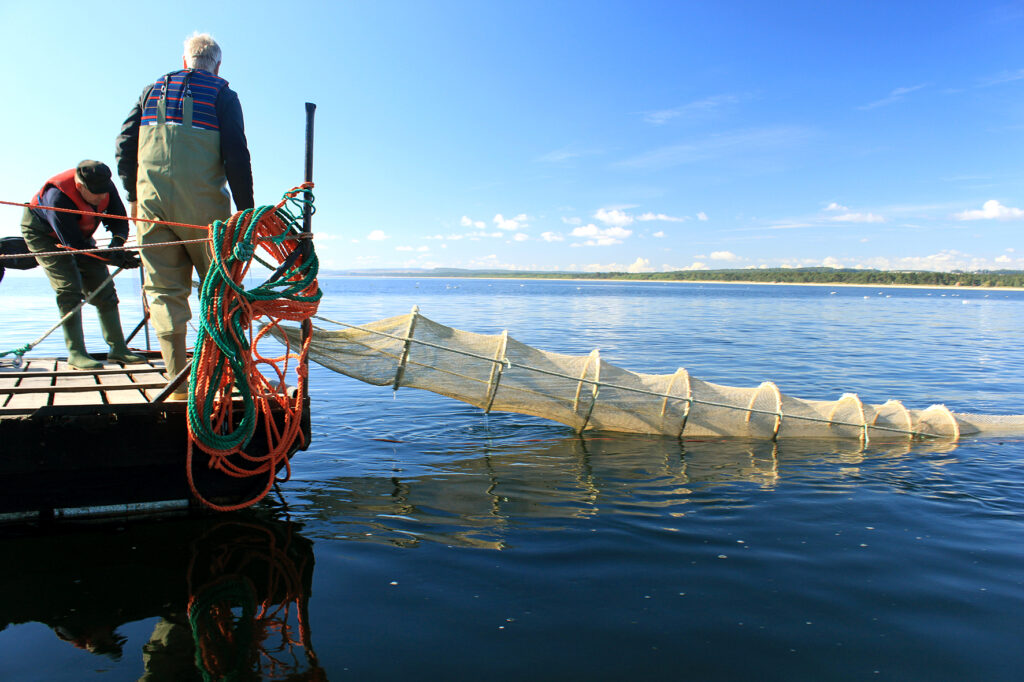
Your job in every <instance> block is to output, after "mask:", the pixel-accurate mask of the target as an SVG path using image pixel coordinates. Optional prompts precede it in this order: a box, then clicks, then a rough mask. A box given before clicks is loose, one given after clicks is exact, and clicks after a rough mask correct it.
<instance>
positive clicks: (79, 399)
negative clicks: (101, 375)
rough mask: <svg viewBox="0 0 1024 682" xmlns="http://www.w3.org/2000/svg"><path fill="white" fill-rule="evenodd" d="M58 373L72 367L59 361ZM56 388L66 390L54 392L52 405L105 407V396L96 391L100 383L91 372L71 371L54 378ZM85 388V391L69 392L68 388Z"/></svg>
mask: <svg viewBox="0 0 1024 682" xmlns="http://www.w3.org/2000/svg"><path fill="white" fill-rule="evenodd" d="M56 369H57V371H59V372H65V371H68V370H71V367H70V366H69V365H68V364H66V363H65V362H64V361H63V360H61V361H58V363H57V368H56ZM54 381H55V382H56V386H57V387H58V388H61V389H64V390H62V391H61V392H56V391H55V392H54V394H53V400H52V403H51V404H52V405H103V404H104V403H103V394H102V393H100V391H99V390H89V389H90V388H92V389H96V387H97V386H99V383H98V381H97V379H96V377H95V376H93V375H92V374H91V373H89V372H74V371H73V370H72V371H69V372H68V374H62V375H61V376H58V377H54ZM69 387H70V388H83V389H84V391H68V390H67V389H68V388H69Z"/></svg>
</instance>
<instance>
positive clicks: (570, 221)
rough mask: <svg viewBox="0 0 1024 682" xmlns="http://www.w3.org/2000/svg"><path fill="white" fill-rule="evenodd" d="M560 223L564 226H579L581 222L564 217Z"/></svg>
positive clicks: (580, 220)
mask: <svg viewBox="0 0 1024 682" xmlns="http://www.w3.org/2000/svg"><path fill="white" fill-rule="evenodd" d="M562 222H563V223H565V224H566V225H579V224H581V223H582V222H583V220H582V219H580V218H565V217H563V218H562Z"/></svg>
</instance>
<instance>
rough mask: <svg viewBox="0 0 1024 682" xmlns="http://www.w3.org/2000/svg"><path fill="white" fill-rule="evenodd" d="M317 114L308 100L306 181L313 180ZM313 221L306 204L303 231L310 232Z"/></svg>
mask: <svg viewBox="0 0 1024 682" xmlns="http://www.w3.org/2000/svg"><path fill="white" fill-rule="evenodd" d="M315 115H316V105H315V104H313V103H312V102H306V174H305V181H306V182H313V117H314V116H315ZM312 222H313V210H312V207H311V206H310V205H309V204H306V207H305V210H304V211H303V213H302V231H303V232H310V231H311V227H310V224H311V223H312ZM306 241H309V240H306Z"/></svg>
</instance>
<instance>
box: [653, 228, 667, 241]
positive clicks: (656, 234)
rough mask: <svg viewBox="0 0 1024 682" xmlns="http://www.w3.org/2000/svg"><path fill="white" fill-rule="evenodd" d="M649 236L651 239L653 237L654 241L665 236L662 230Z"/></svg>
mask: <svg viewBox="0 0 1024 682" xmlns="http://www.w3.org/2000/svg"><path fill="white" fill-rule="evenodd" d="M651 236H652V237H655V238H656V239H661V238H662V237H664V236H665V232H664V231H662V230H658V231H657V232H655V233H654V234H652V235H651Z"/></svg>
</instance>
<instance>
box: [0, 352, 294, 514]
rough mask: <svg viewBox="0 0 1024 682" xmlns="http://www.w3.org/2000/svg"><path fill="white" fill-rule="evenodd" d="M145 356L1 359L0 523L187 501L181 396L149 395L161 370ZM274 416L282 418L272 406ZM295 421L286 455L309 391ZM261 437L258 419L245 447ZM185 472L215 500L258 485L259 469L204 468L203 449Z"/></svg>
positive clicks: (251, 448) (256, 447) (234, 497)
mask: <svg viewBox="0 0 1024 682" xmlns="http://www.w3.org/2000/svg"><path fill="white" fill-rule="evenodd" d="M93 357H96V358H97V359H103V356H98V355H94V356H93ZM147 358H148V361H147V362H146V363H144V364H138V365H121V364H120V363H113V362H111V363H106V364H105V365H104V367H103V368H102V369H97V370H91V371H81V370H75V369H72V368H70V367H69V366H68V365H67V362H66V360H65V359H63V358H33V359H29V360H27V361H26V362H25V364H24V365H23V366H21V367H17V368H16V367H13V366H11V364H12V363H10V362H9V361H8V362H3V363H0V522H2V521H4V520H5V516H12V515H13V516H20V515H24V514H29V515H37V516H40V517H42V518H47V517H51V516H58V517H59V516H71V515H74V516H78V515H98V514H105V515H106V514H115V515H120V514H127V513H137V512H143V513H144V512H145V511H146V508H147V506H148V507H150V508H154V507H161V508H162V507H166V506H167V504H169V503H171V504H173V505H175V506H177V507H182V506H184V507H186V508H188V507H191V508H195V507H196V505H197V502H196V500H195V499H194V498H193V496H192V494H191V488H190V486H189V484H188V477H187V474H188V472H186V450H187V446H188V415H187V408H188V404H187V403H186V402H184V401H176V402H155V399H156V398H157V396H159V395H160V393H161V392H162V391H163V390H164V388H165V387H166V385H167V381H168V379H167V375H166V374H165V371H164V365H163V361H162V360H161V359H160V355H159V353H149V354H147ZM291 390H294V389H291ZM273 417H274V419H275V420H278V423H279V425H280V424H282V423H283V415H282V414H281V413H280V411H278V410H275V411H274V414H273ZM239 418H240V417H239ZM301 428H302V438H301V439H300V440H299V442H297V443H296V444H295V445H294V449H293V451H292V452H291V453H289V456H290V455H291V454H294V451H295V450H305V449H306V448H307V447H308V446H309V442H310V436H311V428H310V415H309V397H308V396H306V397H305V400H304V403H303V412H302V423H301ZM265 438H266V429H264V428H263V427H262V426H259V425H258V426H257V428H256V432H255V434H254V436H253V439H252V441H251V442H250V443H249V445H248V446H247V447H246V453H248V454H250V455H253V456H260V455H263V454H265V453H266V452H267V451H268V447H267V443H266V440H265ZM236 456H237V455H236ZM246 468H248V467H246ZM192 476H193V478H194V480H195V483H196V486H197V488H198V489H199V490H200V491H201V492H202V494H203V496H204V497H206V498H207V499H209V500H211V501H214V502H217V503H218V504H233V503H237V502H239V501H242V500H246V499H251V498H252V497H253V495H254V493H257V492H259V491H260V490H261V489H262V486H264V485H265V484H266V478H265V477H264V478H262V480H260V481H256V480H254V479H250V478H243V479H239V478H234V477H230V476H227V475H225V474H222V473H220V472H219V471H216V470H212V469H210V468H209V467H208V466H206V459H205V458H204V457H203V456H202V454H199V455H197V457H196V459H195V460H194V461H193V468H192ZM90 510H91V511H90ZM91 512H96V514H93V513H91Z"/></svg>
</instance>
